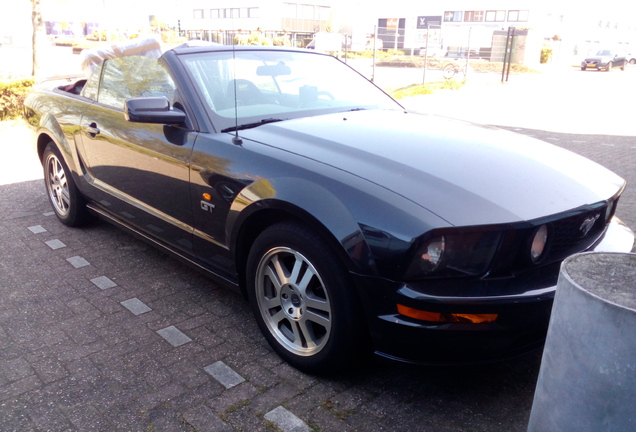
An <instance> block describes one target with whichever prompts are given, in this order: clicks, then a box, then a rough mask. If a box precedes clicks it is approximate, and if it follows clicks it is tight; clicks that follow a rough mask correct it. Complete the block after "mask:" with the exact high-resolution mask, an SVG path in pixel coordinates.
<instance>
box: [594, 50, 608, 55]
mask: <svg viewBox="0 0 636 432" xmlns="http://www.w3.org/2000/svg"><path fill="white" fill-rule="evenodd" d="M596 55H598V56H611V55H612V51H610V50H599V51H597V53H596Z"/></svg>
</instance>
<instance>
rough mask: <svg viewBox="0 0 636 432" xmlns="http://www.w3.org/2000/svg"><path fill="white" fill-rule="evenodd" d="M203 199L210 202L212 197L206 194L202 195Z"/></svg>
mask: <svg viewBox="0 0 636 432" xmlns="http://www.w3.org/2000/svg"><path fill="white" fill-rule="evenodd" d="M203 199H204V200H206V201H212V195H210V194H209V193H207V192H206V193H204V194H203Z"/></svg>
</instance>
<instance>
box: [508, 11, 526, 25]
mask: <svg viewBox="0 0 636 432" xmlns="http://www.w3.org/2000/svg"><path fill="white" fill-rule="evenodd" d="M508 21H510V22H520V21H528V11H527V10H511V11H508Z"/></svg>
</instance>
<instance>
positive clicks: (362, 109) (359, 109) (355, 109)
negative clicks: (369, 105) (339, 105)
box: [347, 108, 367, 112]
mask: <svg viewBox="0 0 636 432" xmlns="http://www.w3.org/2000/svg"><path fill="white" fill-rule="evenodd" d="M366 110H367V109H366V108H352V109H350V110H347V112H349V111H366Z"/></svg>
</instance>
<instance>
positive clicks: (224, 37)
mask: <svg viewBox="0 0 636 432" xmlns="http://www.w3.org/2000/svg"><path fill="white" fill-rule="evenodd" d="M181 35H182V36H184V37H186V38H187V39H188V40H203V41H209V42H216V43H220V44H222V45H234V43H235V40H236V38H237V37H239V38H249V37H250V36H258V37H262V38H267V39H270V40H271V41H273V43H274V44H278V45H284V46H292V47H299V48H302V47H305V46H307V44H308V43H309V42H311V40H312V39H313V33H306V32H284V31H276V30H265V31H258V32H254V31H242V30H182V31H181Z"/></svg>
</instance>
